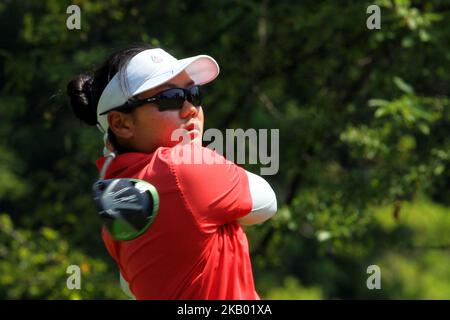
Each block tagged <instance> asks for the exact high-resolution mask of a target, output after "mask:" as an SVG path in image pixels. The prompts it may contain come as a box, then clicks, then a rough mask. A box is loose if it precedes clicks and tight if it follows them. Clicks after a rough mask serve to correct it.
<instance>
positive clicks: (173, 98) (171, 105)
mask: <svg viewBox="0 0 450 320" xmlns="http://www.w3.org/2000/svg"><path fill="white" fill-rule="evenodd" d="M156 102H157V104H158V105H159V110H161V111H164V110H176V109H181V107H182V106H183V103H184V92H183V90H182V89H177V88H174V89H169V90H166V91H164V92H161V94H160V95H159V97H158V100H157V101H156Z"/></svg>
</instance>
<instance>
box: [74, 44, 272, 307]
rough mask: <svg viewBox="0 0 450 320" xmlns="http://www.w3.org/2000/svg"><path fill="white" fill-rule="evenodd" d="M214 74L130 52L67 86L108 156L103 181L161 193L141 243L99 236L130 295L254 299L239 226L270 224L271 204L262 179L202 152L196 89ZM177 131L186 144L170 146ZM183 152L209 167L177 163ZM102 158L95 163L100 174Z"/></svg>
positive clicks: (201, 65) (214, 68) (209, 66)
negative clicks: (124, 181)
mask: <svg viewBox="0 0 450 320" xmlns="http://www.w3.org/2000/svg"><path fill="white" fill-rule="evenodd" d="M218 74H219V66H218V64H217V63H216V61H215V60H214V59H213V58H211V57H209V56H206V55H199V56H194V57H190V58H185V59H180V60H178V59H176V58H174V57H173V56H171V55H170V54H169V53H167V52H166V51H164V50H163V49H161V48H154V47H152V46H149V45H138V46H132V47H129V48H126V49H123V50H120V51H118V52H116V53H114V54H112V55H111V56H110V57H109V58H108V59H107V60H106V61H105V62H104V63H103V64H102V65H101V66H100V68H98V69H97V70H96V71H95V72H94V73H93V74H92V75H88V74H82V75H79V76H77V77H75V78H74V79H73V80H72V81H71V82H70V83H69V84H68V88H67V89H68V90H67V92H68V95H69V97H70V102H71V106H72V108H73V111H74V113H75V115H76V116H77V117H78V118H80V119H81V120H83V121H84V122H86V123H87V124H89V125H96V126H97V127H98V128H99V129H100V130H101V131H102V132H103V133H104V134H105V147H106V148H107V150H108V152H115V154H116V157H115V158H114V159H113V160H112V162H111V164H110V166H109V167H108V169H107V170H106V176H105V177H106V178H107V179H113V178H136V179H140V180H144V181H146V182H148V183H150V184H152V185H153V186H154V187H155V188H156V190H157V192H158V195H159V210H158V213H157V215H156V216H155V218H154V221H153V222H152V224H151V226H150V227H149V228H148V229H147V230H145V232H143V233H142V235H140V236H139V237H137V238H135V239H133V240H130V241H119V240H117V239H116V238H114V237H112V235H111V234H110V232H109V231H108V230H107V229H106V228H103V231H102V237H103V240H104V243H105V245H106V248H107V250H108V252H109V253H110V255H111V256H112V258H113V259H114V260H115V261H116V263H117V265H118V267H119V269H120V280H121V284H122V288H123V289H124V291H125V292H127V293H128V294H129V295H130V296H131V297H133V298H136V299H259V296H258V293H257V292H256V291H255V285H254V281H253V273H252V266H251V262H250V256H249V247H248V240H247V237H246V235H245V233H244V230H243V228H242V226H241V224H243V225H250V224H256V223H261V222H263V221H265V220H267V219H269V218H270V217H272V216H273V215H274V214H275V212H276V210H277V202H276V197H275V194H274V192H273V190H272V188H271V187H270V186H269V184H268V183H267V182H266V181H265V180H264V179H263V178H261V177H259V176H257V175H254V174H252V173H250V172H247V171H246V170H244V169H242V168H241V167H239V166H237V165H235V164H234V163H233V162H230V161H228V160H225V159H224V158H223V157H222V156H221V155H219V154H218V153H216V152H215V151H212V150H210V149H208V148H203V147H202V145H201V139H202V134H203V124H204V114H203V110H202V106H201V105H202V100H201V98H202V97H201V93H200V91H201V86H202V85H204V84H206V83H208V82H211V81H213V80H214V79H215V78H216V77H217V76H218ZM182 129H183V130H185V131H184V132H186V133H187V136H188V137H189V138H190V140H189V142H188V143H186V140H185V139H182V140H183V143H181V142H180V139H173V133H174V132H175V131H176V130H182ZM186 146H188V148H190V149H191V151H193V152H201V153H202V154H203V155H204V157H202V159H203V158H204V159H208V161H203V160H202V161H201V163H199V162H198V161H196V162H193V163H189V161H179V159H175V158H176V157H175V156H174V155H176V154H180V153H179V152H178V151H179V150H177V148H182V147H183V148H185V147H186ZM174 151H176V152H174ZM181 153H182V152H181ZM106 154H107V153H105V155H106ZM205 156H206V157H205ZM105 159H106V157H101V158H100V159H98V160H97V166H98V168H99V170H100V169H101V168H102V166H103V164H104V162H105Z"/></svg>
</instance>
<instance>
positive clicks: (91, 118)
mask: <svg viewBox="0 0 450 320" xmlns="http://www.w3.org/2000/svg"><path fill="white" fill-rule="evenodd" d="M92 80H93V78H92V76H90V75H86V74H81V75H78V76H76V77H75V78H73V79H72V80H71V81H70V82H69V84H68V85H67V95H68V96H69V97H70V105H71V106H72V110H73V112H74V113H75V116H76V117H77V118H79V119H80V120H82V121H84V122H85V123H87V124H88V125H95V124H97V112H96V109H97V107H96V106H95V105H93V104H94V102H93V101H92Z"/></svg>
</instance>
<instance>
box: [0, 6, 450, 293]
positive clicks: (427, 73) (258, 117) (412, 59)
mask: <svg viewBox="0 0 450 320" xmlns="http://www.w3.org/2000/svg"><path fill="white" fill-rule="evenodd" d="M373 3H375V4H378V5H379V6H380V7H381V15H382V16H381V30H368V29H367V28H366V19H367V17H368V15H367V14H366V8H367V6H368V5H371V4H373ZM71 4H72V1H66V0H64V1H61V0H48V1H31V0H23V1H8V2H5V3H1V4H0V27H1V30H2V31H3V35H4V36H3V37H2V45H1V46H0V92H1V95H0V138H1V139H0V211H1V212H3V214H2V216H1V217H2V218H1V224H0V226H1V229H0V239H1V242H0V243H1V244H0V248H1V249H0V256H1V260H0V297H5V298H52V299H56V298H82V299H91V298H123V297H124V296H123V295H122V293H121V292H120V290H119V289H118V280H117V268H116V267H115V265H114V263H113V261H112V260H111V259H110V258H109V257H108V255H107V253H106V250H105V249H104V246H103V244H102V241H101V238H100V232H99V230H100V221H99V220H98V218H97V216H96V215H95V210H94V207H93V204H92V201H91V199H90V187H91V184H92V182H93V180H94V179H95V178H96V177H97V174H98V173H97V170H96V168H95V166H94V161H95V160H96V159H97V158H98V157H99V156H100V155H101V149H102V139H101V135H100V134H99V133H98V131H97V130H96V128H93V127H87V126H85V125H82V124H81V123H80V121H78V120H77V119H76V118H75V117H74V116H73V114H72V112H71V110H70V108H69V106H68V104H67V101H66V97H65V86H66V84H67V82H68V81H69V80H70V79H71V77H73V76H74V75H76V74H79V73H82V72H88V71H91V70H93V69H94V68H95V66H96V65H98V64H99V63H100V62H101V61H102V60H103V59H104V58H105V57H106V56H107V55H108V54H109V53H111V52H112V51H113V50H114V49H116V48H121V47H124V46H126V45H128V44H130V43H134V42H148V43H152V44H154V45H161V46H162V47H164V48H166V49H167V50H168V51H169V52H170V53H172V54H174V55H175V56H177V57H180V58H181V57H186V56H190V55H194V54H201V53H206V54H210V55H212V56H213V57H215V58H216V59H217V61H218V62H219V64H220V66H221V75H220V77H219V78H218V79H217V81H215V82H214V83H213V84H212V85H208V86H206V87H205V93H206V94H205V103H204V109H205V114H206V128H219V129H221V130H224V129H226V128H244V129H245V128H269V129H270V128H279V129H280V171H279V172H278V174H277V175H275V176H270V177H266V178H267V179H268V180H269V182H270V183H271V185H272V186H273V187H274V189H275V191H276V193H277V197H278V205H279V212H278V214H277V216H276V217H275V218H274V219H273V220H271V221H270V222H267V223H265V224H263V225H261V226H257V227H251V228H247V233H248V236H249V240H250V245H251V250H252V261H253V265H254V269H255V277H256V284H257V287H258V288H260V290H261V293H262V296H263V297H267V298H273V299H277V298H283V299H284V298H361V297H367V298H372V297H374V298H376V297H380V296H382V297H384V298H408V297H412V298H432V297H438V298H445V297H446V298H448V297H450V289H449V287H448V285H447V284H448V281H445V279H448V278H449V277H448V272H447V271H446V270H449V269H450V268H448V266H449V260H448V245H449V244H450V241H449V239H448V238H447V234H448V227H449V226H448V223H447V221H448V220H447V219H448V216H449V208H448V206H449V205H450V193H449V192H450V183H449V181H450V171H449V164H450V139H449V136H450V134H449V133H450V125H449V124H450V121H449V120H450V119H449V99H448V97H447V95H448V83H449V82H450V76H449V74H448V72H447V70H450V55H449V52H450V50H449V49H450V48H449V43H448V41H447V40H448V38H449V36H450V28H449V21H450V16H449V15H450V11H449V10H448V5H446V4H445V2H443V1H438V0H435V1H426V2H425V1H413V0H411V1H409V0H378V1H344V2H341V1H339V2H338V1H310V0H308V1H255V0H226V1H225V0H221V1H178V0H164V1H162V0H155V1H144V2H139V3H137V2H136V1H131V0H120V1H119V0H108V1H94V0H79V1H76V2H75V4H77V5H79V6H80V8H81V30H68V29H67V28H66V19H67V17H68V15H67V14H66V8H67V6H69V5H71ZM248 168H251V169H252V171H255V170H257V169H254V167H250V166H249V167H248ZM422 197H423V198H424V199H429V200H423V199H422ZM405 201H411V202H410V203H411V204H410V205H408V206H405V208H403V209H402V210H400V209H398V208H399V207H398V204H399V203H404V202H405ZM392 206H393V207H394V209H392ZM380 208H381V209H380ZM380 210H381V212H391V210H394V212H395V214H396V215H397V214H398V212H399V210H400V212H401V214H402V217H403V212H405V213H409V212H411V215H410V217H411V218H410V219H411V220H410V221H408V222H405V221H400V222H399V221H397V220H395V219H394V220H393V222H392V221H391V220H386V221H391V222H390V223H391V225H388V224H385V223H384V222H383V221H378V216H379V214H378V212H379V211H380ZM386 215H387V213H386ZM424 217H430V219H434V220H433V223H431V220H430V221H428V223H427V222H426V221H423V220H422V219H423V218H424ZM431 217H433V218H431ZM428 236H429V237H428ZM410 241H418V243H417V245H424V246H429V245H431V244H433V243H439V244H442V247H441V248H440V249H420V252H416V250H415V249H414V250H412V253H411V254H404V253H403V252H401V253H399V252H396V251H392V250H389V248H390V247H391V246H396V245H400V244H405V245H407V244H408V243H410ZM421 241H422V242H421ZM445 245H446V246H447V247H445ZM373 261H375V262H377V263H379V265H380V266H381V267H382V270H384V271H382V272H383V274H385V275H386V279H384V278H383V279H384V280H382V281H383V290H382V291H381V292H378V293H377V292H369V291H368V290H367V288H366V287H365V279H366V278H367V274H366V273H365V268H366V267H367V266H368V265H370V264H372V263H373ZM71 264H77V265H80V266H84V267H83V268H82V269H83V270H84V271H85V272H83V286H84V287H83V290H81V291H79V292H78V291H76V290H75V291H68V290H67V289H66V287H65V281H66V279H67V274H66V273H65V270H66V268H67V266H68V265H71ZM411 277H413V278H414V279H415V280H410V278H411ZM445 277H446V278H445ZM442 279H444V280H442ZM433 288H435V289H433Z"/></svg>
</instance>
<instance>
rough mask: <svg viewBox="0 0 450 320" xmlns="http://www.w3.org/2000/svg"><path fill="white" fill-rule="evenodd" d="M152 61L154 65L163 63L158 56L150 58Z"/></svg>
mask: <svg viewBox="0 0 450 320" xmlns="http://www.w3.org/2000/svg"><path fill="white" fill-rule="evenodd" d="M152 61H153V62H154V63H161V62H162V61H163V58H161V57H159V56H152Z"/></svg>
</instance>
